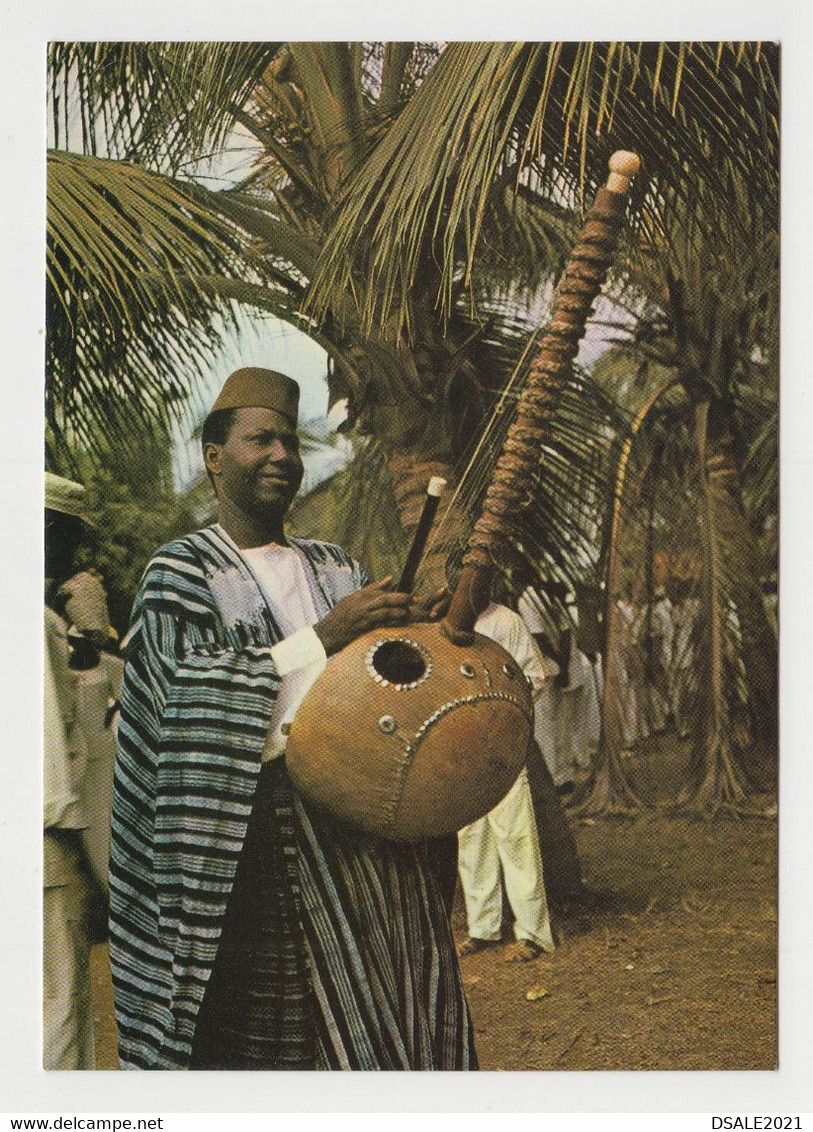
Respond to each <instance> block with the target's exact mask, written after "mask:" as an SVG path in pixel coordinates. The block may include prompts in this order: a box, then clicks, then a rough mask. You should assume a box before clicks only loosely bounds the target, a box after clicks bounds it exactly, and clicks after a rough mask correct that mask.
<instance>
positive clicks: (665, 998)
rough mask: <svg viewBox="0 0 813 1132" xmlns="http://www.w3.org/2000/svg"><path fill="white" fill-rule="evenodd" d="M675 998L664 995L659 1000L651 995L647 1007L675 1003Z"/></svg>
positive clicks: (670, 995)
mask: <svg viewBox="0 0 813 1132" xmlns="http://www.w3.org/2000/svg"><path fill="white" fill-rule="evenodd" d="M674 998H675V996H674V995H673V994H663V995H660V997H658V998H655V997H654V996H653V995H649V997H648V998H647V1000H646V1004H647V1006H657V1005H658V1003H659V1002H673V1001H674Z"/></svg>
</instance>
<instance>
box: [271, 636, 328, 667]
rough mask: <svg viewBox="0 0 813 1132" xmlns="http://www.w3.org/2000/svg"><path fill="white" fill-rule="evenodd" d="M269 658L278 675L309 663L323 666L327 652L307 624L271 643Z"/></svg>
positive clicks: (306, 665)
mask: <svg viewBox="0 0 813 1132" xmlns="http://www.w3.org/2000/svg"><path fill="white" fill-rule="evenodd" d="M271 659H272V660H273V662H274V665H275V666H276V669H277V672H278V673H279V674H280V676H287V675H288V673H289V672H296V670H297V669H298V668H307V667H308V665H310V664H319V665H320V666H322V667H324V664H325V661H326V660H327V653H326V652H325V647H324V645H323V644H322V642H321V641H320V640H319V638H318V637H317V635H316V633H315V632H314V631H313V629H312V628H311V627H310V626H307V627H306V628H304V629H298V630H297V631H296V632H295V633H292V634H291V636H290V637H286V638H285V640H284V641H279V642H278V643H277V644H276V645H273V646H272V648H271Z"/></svg>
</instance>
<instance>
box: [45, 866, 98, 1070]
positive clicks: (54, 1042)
mask: <svg viewBox="0 0 813 1132" xmlns="http://www.w3.org/2000/svg"><path fill="white" fill-rule="evenodd" d="M85 903H86V901H85V897H84V894H83V893H82V891H81V889H79V888H78V886H77V885H76V884H65V885H55V886H53V887H49V888H45V889H43V992H44V994H43V1006H44V1010H43V1056H42V1065H43V1069H95V1068H96V1063H95V1057H94V1048H93V1004H92V1001H91V992H90V940H89V939H88V933H87V924H86V920H87V911H86V907H85Z"/></svg>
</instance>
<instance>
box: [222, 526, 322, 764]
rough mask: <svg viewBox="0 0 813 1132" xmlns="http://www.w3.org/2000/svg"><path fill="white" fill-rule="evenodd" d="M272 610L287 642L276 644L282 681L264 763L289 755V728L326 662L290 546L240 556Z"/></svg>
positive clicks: (261, 548) (253, 549)
mask: <svg viewBox="0 0 813 1132" xmlns="http://www.w3.org/2000/svg"><path fill="white" fill-rule="evenodd" d="M240 553H241V554H242V556H243V558H244V559H245V561H246V562H247V563H248V566H249V568H250V569H251V572H252V574H253V575H254V577H255V578H256V580H257V583H258V585H259V587H260V589H261V590H262V592H263V596H264V597H265V600H266V601H267V602H268V605H269V606H270V608H271V612H272V613H273V615H274V620H275V621H276V622H277V624H278V625H279V627H280V629H281V630H282V631H283V633H285V638H284V640H282V641H279V642H278V643H277V644H275V645H273V646H272V648H271V658H272V660H273V661H274V665H275V666H276V669H277V672H278V673H279V675H280V676H281V677H282V683H281V685H280V689H279V693H278V695H277V699H276V703H275V704H274V709H273V711H272V713H271V722H270V725H269V728H268V736H267V738H266V741H265V746H264V747H263V754H262V760H263V762H267V761H268V760H269V759H275V758H278V757H279V756H280V755H281V754H282V753H283V752H284V750H285V744H286V742H287V732H288V725H289V724H290V722H291V720H292V719H293V718H294V715H295V714H296V710H297V708H298V707H299V705H300V704H301V703H302V701H303V699H304V698H305V696H306V695H307V693H308V691H309V690H310V688H311V685H312V684H313V683H314V681H315V680H316V678H317V677H318V676H319V675H320V674H321V672H322V670H323V669H324V667H325V663H326V661H327V655H326V653H325V650H324V646H323V645H322V642H321V641H320V640H319V638H318V637H317V635H316V633H315V632H314V631H313V628H312V626H313V625H315V624H316V621H317V620H318V618H317V616H316V609H315V607H314V604H313V598H312V597H311V591H310V586H309V584H308V577H307V574H306V572H305V570H306V567H305V563H304V562H303V560H302V555H301V554H300V553H299V551H298V550H296V549H295V548H294V547H292V546H280V545H279V544H277V543H269V545H268V546H253V547H250V548H248V549H243V550H241V551H240Z"/></svg>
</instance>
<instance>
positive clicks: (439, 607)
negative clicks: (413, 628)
mask: <svg viewBox="0 0 813 1132" xmlns="http://www.w3.org/2000/svg"><path fill="white" fill-rule="evenodd" d="M451 600H452V595H451V594H450V593H449V591H448V590H447V589H446V588H445V587H444V588H443V589H442V590H437V591H436V592H435V593H433V594H427V595H426V596H425V597H414V598H413V599H412V607H411V609H410V616H409V619H410V621H439V620H440V618H441V617H445V616H446V614H447V613H448V611H449V603H450V602H451Z"/></svg>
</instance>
